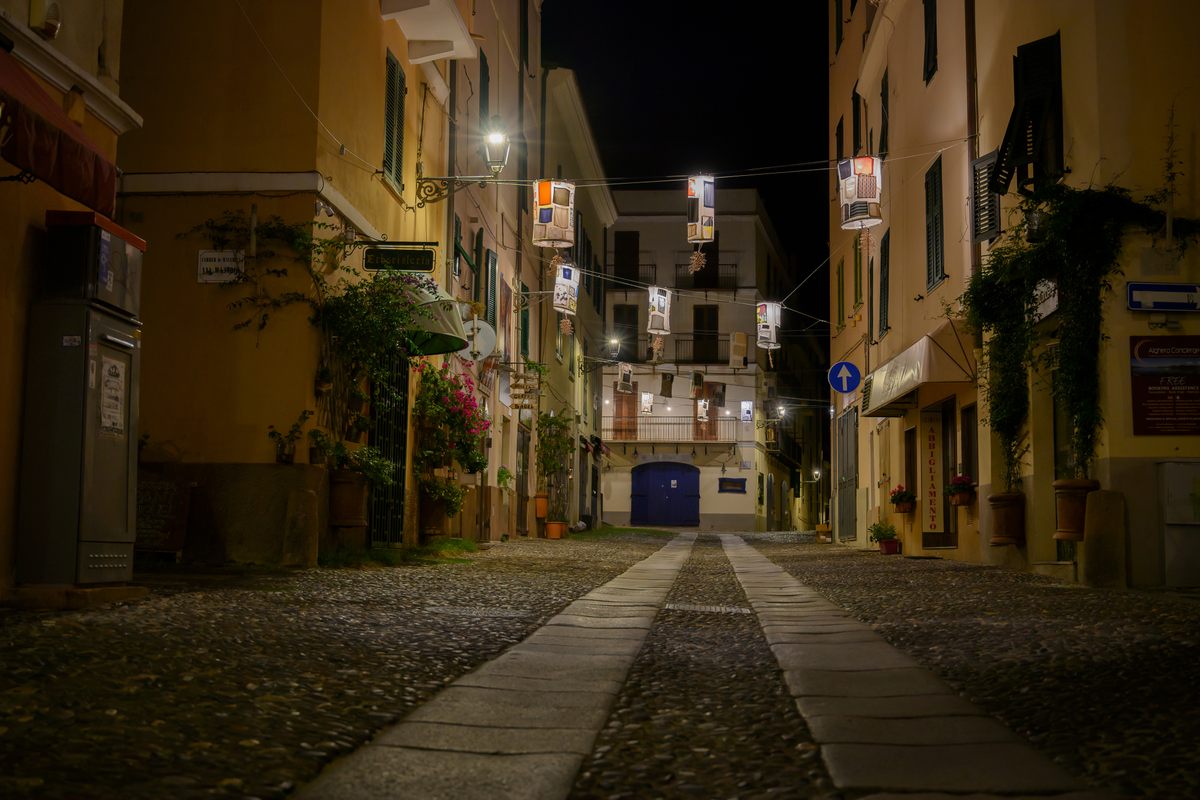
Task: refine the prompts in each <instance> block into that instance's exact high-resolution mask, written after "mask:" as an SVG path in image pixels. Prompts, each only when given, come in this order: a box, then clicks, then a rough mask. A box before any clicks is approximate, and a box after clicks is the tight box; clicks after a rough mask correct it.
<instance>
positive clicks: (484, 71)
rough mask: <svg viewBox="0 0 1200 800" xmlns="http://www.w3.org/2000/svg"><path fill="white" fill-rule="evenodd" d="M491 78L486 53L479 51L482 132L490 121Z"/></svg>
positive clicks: (480, 121) (480, 124)
mask: <svg viewBox="0 0 1200 800" xmlns="http://www.w3.org/2000/svg"><path fill="white" fill-rule="evenodd" d="M491 86H492V76H491V72H490V70H489V69H488V60H487V53H485V52H483V48H480V49H479V128H480V130H482V129H483V128H484V127H486V126H487V124H488V120H489V119H491V102H490V101H489V99H488V95H489V93H490V91H491Z"/></svg>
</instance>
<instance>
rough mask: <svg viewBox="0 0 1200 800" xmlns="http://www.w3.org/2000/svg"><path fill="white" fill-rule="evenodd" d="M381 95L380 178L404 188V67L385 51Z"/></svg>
mask: <svg viewBox="0 0 1200 800" xmlns="http://www.w3.org/2000/svg"><path fill="white" fill-rule="evenodd" d="M384 83H385V84H386V85H385V86H384V98H383V177H384V179H385V180H387V181H388V182H389V183H391V184H392V185H393V186H395V187H396V188H397V189H403V188H404V95H405V94H406V93H407V91H408V90H407V89H406V88H405V85H404V70H403V69H401V68H400V62H399V61H397V60H396V57H395V56H394V55H392V54H391V52H389V53H388V54H387V72H386V76H385V79H384Z"/></svg>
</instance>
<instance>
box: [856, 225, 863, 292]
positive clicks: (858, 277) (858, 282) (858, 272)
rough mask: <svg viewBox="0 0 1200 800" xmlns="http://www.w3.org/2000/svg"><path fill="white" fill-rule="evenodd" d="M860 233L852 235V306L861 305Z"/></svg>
mask: <svg viewBox="0 0 1200 800" xmlns="http://www.w3.org/2000/svg"><path fill="white" fill-rule="evenodd" d="M862 261H863V259H862V234H861V233H857V234H855V235H854V307H855V308H858V307H859V306H861V305H862V297H863V279H862V278H863V275H862Z"/></svg>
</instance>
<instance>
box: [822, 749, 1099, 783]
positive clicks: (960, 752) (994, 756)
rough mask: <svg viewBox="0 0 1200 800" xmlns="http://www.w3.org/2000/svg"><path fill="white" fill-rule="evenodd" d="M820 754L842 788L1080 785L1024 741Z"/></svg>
mask: <svg viewBox="0 0 1200 800" xmlns="http://www.w3.org/2000/svg"><path fill="white" fill-rule="evenodd" d="M821 755H822V756H823V757H824V759H825V765H826V766H827V767H828V768H829V773H830V775H831V776H832V777H833V782H834V783H835V784H836V785H837V786H838V788H841V789H891V790H909V791H929V790H935V791H943V792H956V791H957V792H980V791H982V792H1009V793H1014V792H1036V793H1039V794H1041V793H1046V792H1052V791H1059V792H1062V791H1070V790H1076V789H1081V788H1083V786H1082V784H1081V783H1080V782H1079V781H1078V780H1076V779H1075V778H1073V777H1072V776H1070V775H1068V774H1067V773H1066V772H1064V771H1063V770H1062V768H1060V767H1058V766H1056V765H1055V764H1054V763H1052V762H1051V761H1050V760H1049V759H1046V758H1044V757H1042V756H1041V755H1040V754H1039V753H1037V752H1035V751H1034V750H1033V749H1032V748H1030V747H1029V746H1028V745H1025V744H1007V743H986V744H955V745H937V746H933V747H923V746H911V747H910V746H904V745H886V744H885V745H879V744H827V745H822V746H821Z"/></svg>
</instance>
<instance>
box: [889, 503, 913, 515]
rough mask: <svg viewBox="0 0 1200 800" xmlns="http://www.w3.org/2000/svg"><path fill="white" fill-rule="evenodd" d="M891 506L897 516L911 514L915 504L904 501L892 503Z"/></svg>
mask: <svg viewBox="0 0 1200 800" xmlns="http://www.w3.org/2000/svg"><path fill="white" fill-rule="evenodd" d="M892 506H893V507H895V509H896V513H897V514H911V513H912V512H913V509H914V508H916V507H917V504H916V502H915V501H913V500H905V501H901V502H899V503H892Z"/></svg>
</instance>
